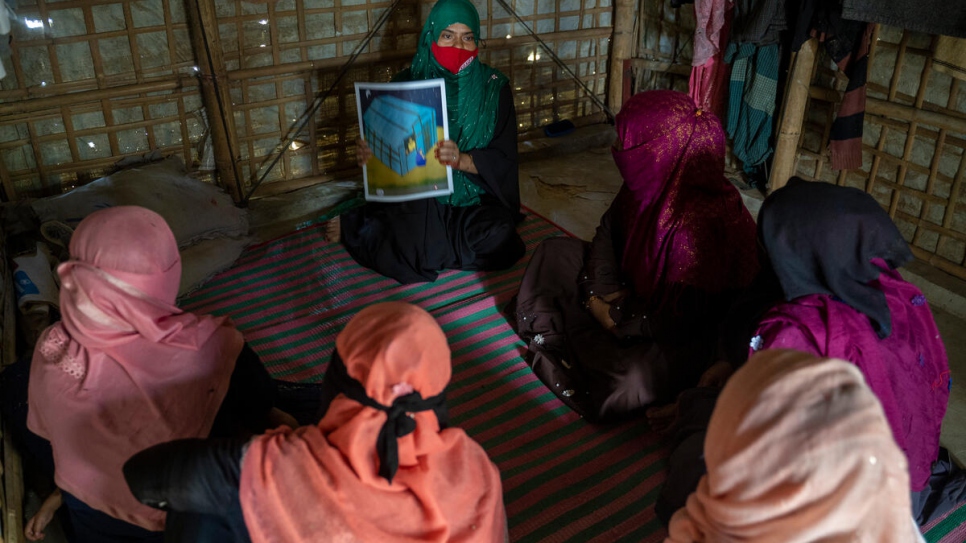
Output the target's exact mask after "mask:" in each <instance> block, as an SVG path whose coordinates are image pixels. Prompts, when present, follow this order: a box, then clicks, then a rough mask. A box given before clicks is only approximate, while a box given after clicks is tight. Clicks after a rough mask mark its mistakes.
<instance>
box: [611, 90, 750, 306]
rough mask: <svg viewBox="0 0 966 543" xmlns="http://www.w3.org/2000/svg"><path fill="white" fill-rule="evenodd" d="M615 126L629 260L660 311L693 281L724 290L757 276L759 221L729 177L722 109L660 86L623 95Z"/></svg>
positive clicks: (637, 282) (640, 287) (627, 267)
mask: <svg viewBox="0 0 966 543" xmlns="http://www.w3.org/2000/svg"><path fill="white" fill-rule="evenodd" d="M616 128H617V137H618V142H617V144H616V148H615V150H614V162H616V163H617V167H618V169H619V170H620V172H621V176H622V177H623V178H624V186H623V187H622V188H621V192H620V194H618V196H617V198H618V199H619V204H620V219H621V225H620V226H621V230H622V232H623V233H624V239H625V241H624V251H623V255H622V263H621V266H622V268H623V272H624V274H625V276H626V277H629V278H630V279H631V280H632V281H633V285H634V290H635V291H636V292H637V294H638V295H640V296H645V297H647V298H649V299H650V300H651V304H650V305H651V308H652V310H657V309H661V308H663V307H665V306H666V305H667V304H671V305H672V306H673V304H675V303H676V302H677V295H678V293H679V292H680V291H681V290H682V289H684V288H685V287H692V288H697V289H698V290H702V291H705V292H708V293H718V292H722V291H725V290H729V289H739V288H742V287H745V286H747V285H748V284H750V283H751V281H752V279H753V278H754V277H755V274H756V273H757V272H758V257H757V251H756V246H755V236H756V232H755V223H754V221H753V220H752V218H751V215H750V214H749V213H748V211H747V210H746V209H745V207H744V205H743V204H742V202H741V195H740V194H739V193H738V191H737V189H735V187H734V186H733V185H732V184H731V183H730V182H729V181H728V180H727V179H726V178H725V176H724V155H725V135H724V131H723V130H722V129H721V122H720V121H719V120H718V118H717V117H715V116H714V115H713V114H712V113H710V112H706V111H701V110H699V109H697V108H696V107H695V105H694V101H693V100H692V99H691V98H690V97H689V96H688V95H686V94H682V93H680V92H676V91H667V90H657V91H649V92H643V93H640V94H637V95H634V96H633V97H632V98H631V99H630V100H629V101H628V102H627V103H626V104H624V106H623V108H622V109H621V111H620V113H619V114H618V115H617V118H616Z"/></svg>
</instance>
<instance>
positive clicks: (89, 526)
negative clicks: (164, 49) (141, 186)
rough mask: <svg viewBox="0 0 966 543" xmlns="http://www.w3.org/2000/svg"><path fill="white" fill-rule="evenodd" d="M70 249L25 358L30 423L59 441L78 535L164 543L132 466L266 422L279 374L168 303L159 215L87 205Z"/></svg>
mask: <svg viewBox="0 0 966 543" xmlns="http://www.w3.org/2000/svg"><path fill="white" fill-rule="evenodd" d="M70 254H71V259H70V260H68V261H67V262H65V263H63V264H61V266H60V267H59V268H58V270H57V271H58V274H59V275H60V281H61V292H60V309H61V313H62V319H63V320H62V321H61V322H58V323H56V324H54V325H52V326H50V327H49V328H47V329H46V330H45V331H44V332H43V334H42V335H41V338H40V341H39V342H38V344H37V348H36V349H35V351H34V355H33V360H32V362H31V365H30V370H29V385H28V388H29V390H28V402H29V409H28V411H27V413H26V417H27V421H26V424H27V427H28V428H29V429H30V430H31V431H32V432H33V433H34V434H37V435H39V436H41V437H42V438H45V439H46V440H48V441H49V444H47V443H46V442H43V441H41V443H42V445H40V446H39V448H43V447H47V449H46V452H44V451H41V452H39V453H38V455H39V456H45V455H50V454H51V453H50V448H52V455H53V470H54V481H55V483H56V485H57V487H58V488H60V489H61V490H62V496H63V501H64V502H65V503H66V505H67V508H68V511H69V515H70V521H71V525H72V527H73V531H74V533H75V535H76V537H77V539H78V540H79V541H107V542H109V541H160V540H161V536H162V532H161V530H163V529H164V525H165V514H164V513H163V512H161V511H157V510H155V509H152V508H149V507H146V506H144V505H142V504H141V503H139V502H138V501H137V500H136V499H135V498H134V496H133V495H132V494H131V492H130V490H128V488H127V485H126V484H125V482H124V477H123V474H122V472H121V467H122V466H123V464H124V462H125V461H126V460H127V459H128V458H129V457H130V456H131V455H132V454H134V453H136V452H138V451H141V450H143V449H145V448H147V447H150V446H152V445H156V444H158V443H163V442H166V441H170V440H172V439H179V438H188V437H203V436H208V435H209V433H210V432H212V431H213V430H212V429H213V427H214V426H215V425H216V424H217V425H218V426H219V427H220V428H222V429H223V430H222V431H223V432H224V433H235V432H236V431H237V430H238V429H239V428H241V427H245V426H247V427H248V428H249V429H250V431H258V432H260V431H263V430H264V428H265V426H267V425H268V424H270V423H271V417H272V414H273V411H272V402H273V399H274V398H273V394H274V389H273V384H272V382H271V380H270V378H269V377H268V373H267V372H266V371H265V368H264V367H263V366H262V365H261V362H260V361H259V360H258V357H257V355H255V353H254V352H252V351H251V350H250V349H249V348H247V347H246V346H245V344H244V340H243V338H242V335H241V333H240V332H239V331H238V330H237V329H236V328H235V327H234V326H233V325H232V324H231V322H230V321H229V320H228V319H227V318H224V317H212V316H199V315H193V314H191V313H185V312H183V311H181V310H180V309H178V308H177V307H176V306H175V305H174V303H175V297H176V295H177V292H178V283H179V281H180V279H181V257H180V254H179V253H178V247H177V243H176V242H175V238H174V235H173V234H172V233H171V229H170V228H168V225H167V224H166V223H165V222H164V219H163V218H162V217H161V216H160V215H158V214H157V213H154V212H153V211H149V210H147V209H144V208H140V207H133V206H124V207H115V208H110V209H106V210H103V211H98V212H96V213H93V214H91V215H90V216H89V217H87V218H85V219H84V220H83V221H82V222H81V223H80V225H79V226H78V227H77V230H76V232H75V233H74V235H73V238H72V239H71V242H70ZM236 360H237V363H236ZM24 373H26V372H24ZM7 388H8V389H9V388H10V387H9V386H8V387H7ZM229 389H231V391H230V390H229ZM274 415H275V416H281V413H280V412H277V411H275V412H274ZM27 439H30V438H29V437H28V438H27ZM33 439H35V438H33ZM58 506H59V503H57V494H56V493H55V495H54V497H53V498H52V499H51V500H48V503H46V504H45V509H44V510H42V511H41V513H40V517H38V519H37V520H36V521H31V522H30V523H28V528H29V532H30V533H28V535H29V536H30V537H31V538H35V537H38V536H41V535H42V532H43V528H44V524H45V523H46V521H49V520H50V515H49V513H50V510H51V509H56V508H57V507H58Z"/></svg>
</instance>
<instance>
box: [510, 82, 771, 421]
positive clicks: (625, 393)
mask: <svg viewBox="0 0 966 543" xmlns="http://www.w3.org/2000/svg"><path fill="white" fill-rule="evenodd" d="M616 125H617V126H616V127H617V142H616V144H615V148H614V161H615V162H616V163H617V167H618V169H620V172H621V176H622V177H623V178H624V185H623V186H622V187H621V190H620V192H619V193H618V194H617V197H616V198H615V199H614V203H613V204H611V207H610V209H608V210H607V212H606V213H605V214H604V216H603V218H601V222H600V226H599V227H598V228H597V233H596V235H595V236H594V239H593V241H592V242H591V243H590V244H587V243H584V242H582V241H580V240H577V239H571V238H553V239H549V240H547V241H545V242H543V243H542V244H541V245H540V246H539V247H538V248H537V250H536V253H535V254H534V256H533V259H532V260H531V261H530V265H529V267H528V268H527V271H526V274H525V275H524V277H523V283H522V285H521V287H520V293H519V295H518V296H517V303H516V307H515V312H516V326H517V331H518V333H519V334H520V336H521V337H522V338H523V339H524V340H525V341H527V342H529V353H528V357H527V359H528V362H529V363H530V365H531V367H532V368H533V370H534V372H535V373H536V374H537V375H538V376H539V377H540V379H541V380H542V381H543V382H544V384H546V385H547V386H548V387H549V388H550V390H552V391H554V393H556V394H557V395H558V396H559V397H560V398H561V400H563V401H564V403H566V404H568V405H569V406H570V407H572V408H573V409H575V410H576V411H577V412H578V413H580V414H581V415H583V416H585V417H587V418H589V419H591V420H606V419H611V418H615V417H619V416H623V415H627V414H629V413H631V412H634V411H636V410H638V409H640V408H642V407H644V406H646V405H648V404H650V403H652V402H662V401H663V402H667V401H670V400H672V399H673V398H674V397H675V396H676V395H677V393H678V392H679V391H680V390H681V389H683V388H685V387H687V386H693V385H694V382H695V381H697V378H698V376H699V375H700V374H701V372H702V371H703V370H704V369H705V368H706V367H707V366H708V365H709V364H710V362H711V361H712V360H714V352H715V349H716V329H717V326H718V323H719V321H720V319H721V318H722V317H723V315H724V312H725V309H726V308H727V307H728V304H729V303H730V302H731V299H732V297H733V294H734V293H736V292H738V291H739V290H740V289H742V288H744V287H746V286H747V285H748V284H749V283H750V282H751V280H752V279H753V278H754V277H755V274H756V273H757V272H758V262H757V256H756V252H755V245H754V239H755V224H754V221H753V220H752V218H751V215H749V213H748V211H747V210H746V209H745V207H744V205H743V204H742V201H741V196H740V195H739V193H738V191H737V190H736V189H735V187H734V186H732V185H731V183H730V182H729V181H728V180H727V179H725V177H724V153H725V137H724V132H723V131H722V129H721V123H720V122H719V121H718V119H717V118H716V117H715V116H714V115H712V114H710V113H707V112H704V111H701V110H699V109H697V108H695V106H694V102H693V101H692V100H691V98H689V97H688V96H687V95H686V94H682V93H679V92H675V91H650V92H645V93H641V94H637V95H635V96H634V97H632V98H631V99H630V100H629V101H628V102H627V103H626V104H624V106H623V108H622V109H621V112H620V114H619V115H618V116H617V119H616Z"/></svg>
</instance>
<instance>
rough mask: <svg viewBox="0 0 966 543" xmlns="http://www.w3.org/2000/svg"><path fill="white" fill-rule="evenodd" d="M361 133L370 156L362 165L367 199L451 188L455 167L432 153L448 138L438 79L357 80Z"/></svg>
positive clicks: (437, 192) (403, 196) (397, 198)
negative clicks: (376, 81)
mask: <svg viewBox="0 0 966 543" xmlns="http://www.w3.org/2000/svg"><path fill="white" fill-rule="evenodd" d="M355 89H356V110H357V111H358V112H359V133H360V134H362V139H364V140H365V141H366V143H367V144H368V146H369V149H370V150H371V151H372V156H371V157H370V158H369V160H368V161H367V162H366V164H365V165H364V166H363V168H362V175H363V180H364V194H365V198H366V200H368V201H375V202H404V201H407V200H418V199H421V198H432V197H436V196H446V195H449V194H452V193H453V170H452V168H450V167H448V166H443V165H442V164H441V163H440V162H439V161H438V160H437V159H436V148H437V146H438V145H439V143H440V142H442V141H444V140H446V139H449V119H448V118H447V114H446V87H445V85H444V83H443V80H442V79H429V80H425V81H405V82H400V83H356V84H355Z"/></svg>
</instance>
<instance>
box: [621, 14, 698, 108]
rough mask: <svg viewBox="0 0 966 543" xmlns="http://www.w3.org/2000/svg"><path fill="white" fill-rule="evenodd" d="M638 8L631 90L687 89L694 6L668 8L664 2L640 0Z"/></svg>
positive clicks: (683, 90) (692, 48)
mask: <svg viewBox="0 0 966 543" xmlns="http://www.w3.org/2000/svg"><path fill="white" fill-rule="evenodd" d="M639 8H640V10H639V12H638V16H637V20H638V23H637V27H638V28H637V34H638V40H637V43H638V47H637V53H636V54H635V60H636V62H634V63H633V64H632V65H633V77H634V80H633V84H632V88H631V90H632V91H633V92H634V93H637V92H641V91H645V90H652V89H674V90H678V91H681V92H688V77H689V76H690V74H691V57H692V55H693V54H694V29H695V20H694V6H693V5H692V4H686V5H684V6H682V7H680V8H672V7H671V5H670V2H667V1H658V0H641V2H640V6H639Z"/></svg>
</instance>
